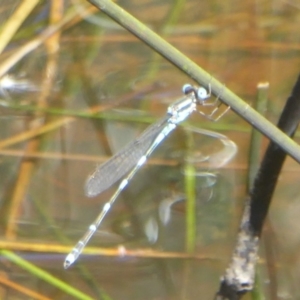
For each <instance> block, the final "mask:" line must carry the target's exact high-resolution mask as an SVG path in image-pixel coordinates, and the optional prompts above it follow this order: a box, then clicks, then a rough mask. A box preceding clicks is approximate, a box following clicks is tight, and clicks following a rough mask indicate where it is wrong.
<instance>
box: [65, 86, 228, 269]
mask: <svg viewBox="0 0 300 300" xmlns="http://www.w3.org/2000/svg"><path fill="white" fill-rule="evenodd" d="M182 91H183V93H184V94H185V96H184V97H183V98H181V99H179V100H177V101H176V102H174V103H173V104H171V105H170V106H169V107H168V110H167V114H166V116H165V117H164V118H162V119H161V120H159V121H158V122H157V123H155V124H153V125H151V126H149V127H148V128H147V129H146V130H145V131H144V132H143V133H142V134H141V136H140V137H138V138H137V139H136V140H134V141H132V142H131V143H129V144H128V145H127V146H125V148H123V149H122V150H121V151H120V152H119V153H117V154H116V155H114V156H113V157H112V158H111V159H109V160H108V161H107V162H105V163H104V164H102V165H101V166H99V167H98V168H97V169H96V170H95V172H94V173H93V174H92V175H91V176H90V177H89V178H88V179H87V181H86V185H85V193H86V195H87V196H88V197H93V196H96V195H98V194H100V193H101V192H103V191H104V190H106V189H108V188H109V187H111V186H112V185H113V184H114V183H115V182H117V181H118V180H120V179H121V178H123V177H124V176H125V175H126V174H127V173H128V175H127V176H126V177H125V178H124V179H123V180H122V181H121V183H120V184H119V186H118V188H117V190H116V191H115V193H114V194H113V195H112V197H111V198H110V199H109V201H108V202H106V203H105V204H104V206H103V209H102V211H101V212H100V214H99V215H98V217H97V218H96V220H95V221H94V222H93V223H92V224H91V225H90V226H89V228H88V230H87V232H86V233H85V234H84V236H83V237H82V239H81V240H80V241H79V242H78V243H77V244H76V246H75V247H74V248H73V249H72V251H71V252H70V253H69V254H68V255H67V257H66V259H65V262H64V268H65V269H66V268H68V267H69V266H70V265H71V264H72V263H73V262H74V261H75V260H76V259H77V258H78V257H79V255H80V253H81V252H82V250H83V249H84V247H85V246H86V244H87V243H88V241H89V240H90V238H91V237H92V236H93V234H94V233H95V231H96V230H97V229H98V227H99V226H100V224H101V222H102V221H103V219H104V217H105V216H106V214H107V212H108V211H109V210H110V208H111V206H112V204H113V203H114V202H115V201H116V199H117V197H118V196H119V195H120V193H121V192H122V191H123V190H124V189H125V187H126V186H127V185H128V183H129V182H130V180H131V179H132V178H133V176H134V175H135V174H136V172H137V171H138V170H139V169H140V168H141V166H142V165H143V164H144V163H145V162H146V160H147V158H148V157H149V156H150V155H151V153H152V152H153V151H154V150H155V148H156V147H157V146H158V145H159V144H160V143H161V142H162V141H163V140H164V139H165V138H166V137H167V136H168V135H169V133H170V132H171V131H173V130H174V129H175V128H176V126H177V124H179V123H181V122H182V121H184V120H185V119H187V118H188V117H189V116H190V115H191V114H192V112H194V111H197V109H196V108H197V105H202V106H205V105H207V104H208V103H207V99H209V98H210V96H211V90H210V85H209V90H206V89H205V88H204V87H198V88H196V87H193V86H191V85H190V84H186V85H184V86H183V88H182ZM218 98H219V96H218V97H217V100H218ZM208 105H209V104H208ZM214 111H215V109H214V110H213V112H214ZM226 111H227V110H226ZM226 111H225V112H226ZM198 112H199V113H201V114H203V113H202V112H201V111H198ZM223 114H224V113H222V115H223ZM222 115H221V116H222ZM219 117H220V116H219ZM219 117H218V119H219Z"/></svg>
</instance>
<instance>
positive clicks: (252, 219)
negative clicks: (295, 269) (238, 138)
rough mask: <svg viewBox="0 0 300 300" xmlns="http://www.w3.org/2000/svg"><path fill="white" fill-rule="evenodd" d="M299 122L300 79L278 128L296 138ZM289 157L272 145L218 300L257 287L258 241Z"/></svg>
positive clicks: (253, 190) (260, 170)
mask: <svg viewBox="0 0 300 300" xmlns="http://www.w3.org/2000/svg"><path fill="white" fill-rule="evenodd" d="M299 119H300V76H299V77H298V80H297V82H296V84H295V86H294V89H293V91H292V95H291V96H290V97H289V98H288V100H287V102H286V105H285V107H284V109H283V112H282V114H281V117H280V119H279V122H278V127H279V128H280V129H281V130H282V131H283V132H285V133H286V134H287V135H289V136H291V137H292V136H293V135H294V133H295V131H296V129H297V126H298V123H299ZM285 158H286V153H285V152H284V151H283V150H282V149H281V148H279V147H278V146H277V145H276V144H275V143H273V142H271V143H270V144H269V146H268V149H267V151H266V153H265V156H264V158H263V161H262V164H261V167H260V169H259V171H258V174H257V176H256V178H255V181H254V185H253V188H252V191H251V192H250V196H248V197H247V200H246V205H245V210H244V215H243V219H242V222H241V225H240V230H239V234H238V241H237V246H236V248H235V250H234V254H233V257H232V261H231V263H230V265H229V267H228V269H227V270H226V272H225V275H224V277H223V279H222V282H221V287H220V290H219V292H218V294H217V296H216V299H218V300H219V299H230V300H233V299H234V300H235V299H240V298H241V297H242V295H243V294H245V293H246V292H247V291H249V290H252V288H253V284H254V275H255V265H256V258H257V252H258V245H259V237H260V235H261V232H262V228H263V224H264V221H265V218H266V215H267V212H268V209H269V206H270V203H271V198H272V195H273V192H274V189H275V186H276V183H277V179H278V176H279V173H280V171H281V168H282V165H283V163H284V160H285Z"/></svg>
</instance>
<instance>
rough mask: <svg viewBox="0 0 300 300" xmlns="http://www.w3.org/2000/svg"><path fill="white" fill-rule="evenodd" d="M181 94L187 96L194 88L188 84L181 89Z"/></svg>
mask: <svg viewBox="0 0 300 300" xmlns="http://www.w3.org/2000/svg"><path fill="white" fill-rule="evenodd" d="M182 92H183V93H184V94H185V95H187V94H189V93H191V92H194V88H193V87H192V86H191V85H190V84H188V83H187V84H185V85H184V86H183V87H182Z"/></svg>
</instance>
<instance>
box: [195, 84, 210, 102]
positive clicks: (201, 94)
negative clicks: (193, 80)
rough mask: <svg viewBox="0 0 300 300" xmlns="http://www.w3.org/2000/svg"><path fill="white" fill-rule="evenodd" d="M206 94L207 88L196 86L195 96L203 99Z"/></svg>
mask: <svg viewBox="0 0 300 300" xmlns="http://www.w3.org/2000/svg"><path fill="white" fill-rule="evenodd" d="M207 96H208V93H207V90H206V89H205V88H203V87H200V88H198V90H197V97H198V99H201V100H205V99H206V98H207Z"/></svg>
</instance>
